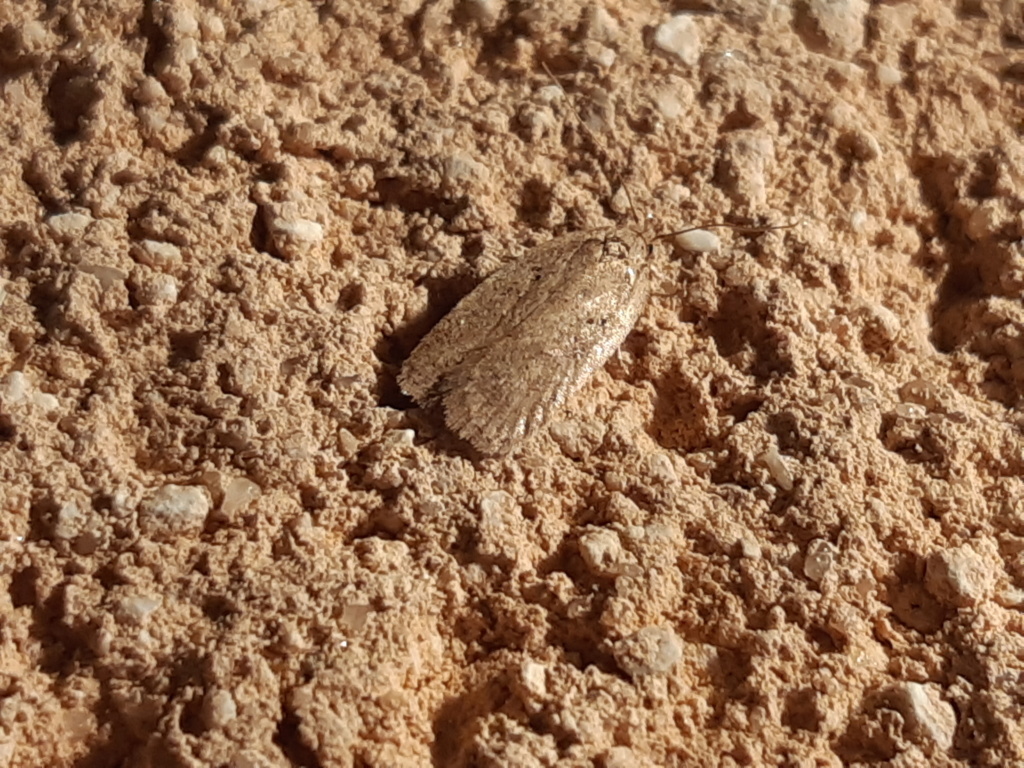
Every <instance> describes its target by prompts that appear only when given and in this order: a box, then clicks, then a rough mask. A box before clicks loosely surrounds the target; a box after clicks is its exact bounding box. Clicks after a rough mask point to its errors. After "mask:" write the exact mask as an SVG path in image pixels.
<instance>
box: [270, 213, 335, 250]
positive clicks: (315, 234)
mask: <svg viewBox="0 0 1024 768" xmlns="http://www.w3.org/2000/svg"><path fill="white" fill-rule="evenodd" d="M270 237H271V240H272V241H273V243H274V248H275V249H276V250H277V252H278V253H279V254H280V255H281V256H282V257H284V258H286V259H297V258H299V257H300V256H301V255H302V254H303V253H305V252H306V251H307V250H309V248H310V247H311V246H315V245H318V244H320V242H322V241H323V239H324V227H323V225H322V224H320V223H319V222H316V221H313V220H312V219H285V218H281V217H274V218H272V219H271V220H270Z"/></svg>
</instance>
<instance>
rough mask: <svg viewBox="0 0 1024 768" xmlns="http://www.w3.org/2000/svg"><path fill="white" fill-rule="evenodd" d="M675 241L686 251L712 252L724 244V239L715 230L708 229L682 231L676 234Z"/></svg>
mask: <svg viewBox="0 0 1024 768" xmlns="http://www.w3.org/2000/svg"><path fill="white" fill-rule="evenodd" d="M675 243H676V245H677V246H678V247H679V248H682V249H683V250H684V251H691V252H692V253H710V252H711V251H717V250H718V249H719V248H721V246H722V241H721V239H719V237H718V235H716V234H715V233H714V232H709V231H708V230H706V229H692V230H690V231H689V232H682V233H681V234H678V235H676V237H675Z"/></svg>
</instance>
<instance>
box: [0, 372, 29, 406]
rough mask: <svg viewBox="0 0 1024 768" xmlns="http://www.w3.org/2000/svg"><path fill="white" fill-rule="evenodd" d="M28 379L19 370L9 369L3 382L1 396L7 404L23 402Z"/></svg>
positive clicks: (26, 393)
mask: <svg viewBox="0 0 1024 768" xmlns="http://www.w3.org/2000/svg"><path fill="white" fill-rule="evenodd" d="M29 386H30V385H29V381H28V376H26V375H25V374H24V373H22V372H21V371H11V372H10V373H9V374H7V380H6V382H5V383H4V389H3V396H4V401H5V402H6V403H7V404H8V405H15V404H17V403H23V402H25V401H26V400H27V399H28V392H29Z"/></svg>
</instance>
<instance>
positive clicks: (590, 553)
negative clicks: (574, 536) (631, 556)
mask: <svg viewBox="0 0 1024 768" xmlns="http://www.w3.org/2000/svg"><path fill="white" fill-rule="evenodd" d="M579 546H580V555H581V556H582V557H583V562H584V563H585V564H586V566H587V568H588V569H590V570H591V571H592V572H593V573H596V574H598V575H600V576H611V575H615V574H617V573H619V572H620V571H621V566H622V559H623V551H622V542H621V541H620V540H619V536H618V534H617V533H615V531H609V530H607V529H601V530H597V531H588V532H587V533H585V534H583V535H582V536H581V537H580V544H579Z"/></svg>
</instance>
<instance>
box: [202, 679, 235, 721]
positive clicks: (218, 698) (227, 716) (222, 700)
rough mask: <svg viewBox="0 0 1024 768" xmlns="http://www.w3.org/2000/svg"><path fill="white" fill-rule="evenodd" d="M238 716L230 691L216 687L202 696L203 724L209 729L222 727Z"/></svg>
mask: <svg viewBox="0 0 1024 768" xmlns="http://www.w3.org/2000/svg"><path fill="white" fill-rule="evenodd" d="M236 717H238V705H237V704H236V703H235V697H234V696H232V695H231V692H230V691H225V690H223V689H220V688H217V689H214V690H212V691H207V692H206V695H205V696H204V697H203V725H205V726H206V727H207V728H209V729H210V730H214V729H218V728H223V727H224V726H225V725H227V724H228V723H230V722H231V721H232V720H234V719H235V718H236Z"/></svg>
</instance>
